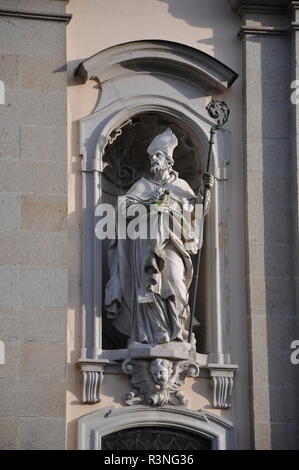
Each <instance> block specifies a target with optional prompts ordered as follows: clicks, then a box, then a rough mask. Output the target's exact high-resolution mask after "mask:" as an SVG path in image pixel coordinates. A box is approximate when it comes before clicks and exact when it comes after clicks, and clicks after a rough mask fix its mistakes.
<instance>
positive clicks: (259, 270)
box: [249, 242, 294, 277]
mask: <svg viewBox="0 0 299 470" xmlns="http://www.w3.org/2000/svg"><path fill="white" fill-rule="evenodd" d="M249 256H250V266H249V270H250V276H255V277H256V276H260V277H262V276H263V275H265V276H266V277H292V275H293V256H294V247H293V245H284V244H278V243H253V242H250V243H249Z"/></svg>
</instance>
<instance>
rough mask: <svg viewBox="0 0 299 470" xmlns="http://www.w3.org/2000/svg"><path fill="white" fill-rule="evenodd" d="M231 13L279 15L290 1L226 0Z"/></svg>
mask: <svg viewBox="0 0 299 470" xmlns="http://www.w3.org/2000/svg"><path fill="white" fill-rule="evenodd" d="M228 1H229V4H230V7H231V9H232V10H233V12H235V13H237V14H238V15H239V14H240V13H241V14H242V13H243V12H244V11H250V12H256V13H268V14H272V15H273V14H280V13H281V12H282V11H283V10H286V9H287V7H288V6H289V5H290V3H292V2H291V1H290V0H263V1H262V2H260V1H258V0H228Z"/></svg>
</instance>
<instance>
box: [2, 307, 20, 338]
mask: <svg viewBox="0 0 299 470" xmlns="http://www.w3.org/2000/svg"><path fill="white" fill-rule="evenodd" d="M18 317H19V311H18V308H15V307H8V306H7V307H0V318H1V321H0V339H1V340H2V341H5V340H6V339H17V338H18V336H19V334H18Z"/></svg>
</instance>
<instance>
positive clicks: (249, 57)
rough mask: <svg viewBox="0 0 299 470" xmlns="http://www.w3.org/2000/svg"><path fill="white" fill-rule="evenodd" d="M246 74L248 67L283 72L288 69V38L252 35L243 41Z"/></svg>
mask: <svg viewBox="0 0 299 470" xmlns="http://www.w3.org/2000/svg"><path fill="white" fill-rule="evenodd" d="M245 51H246V68H245V71H246V74H247V72H248V69H251V70H252V69H256V70H261V69H262V71H263V72H264V71H269V70H273V71H277V73H285V71H286V70H289V69H290V43H289V38H287V37H285V38H284V37H281V36H271V37H270V36H252V37H250V38H248V39H247V40H246V42H245Z"/></svg>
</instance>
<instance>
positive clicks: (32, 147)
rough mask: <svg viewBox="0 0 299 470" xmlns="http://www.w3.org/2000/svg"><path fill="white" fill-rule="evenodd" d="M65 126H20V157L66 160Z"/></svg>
mask: <svg viewBox="0 0 299 470" xmlns="http://www.w3.org/2000/svg"><path fill="white" fill-rule="evenodd" d="M66 140H67V139H66V127H41V126H22V127H21V158H24V159H25V158H26V159H29V160H40V159H42V160H52V161H53V160H60V161H65V160H66V152H67V148H66Z"/></svg>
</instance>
